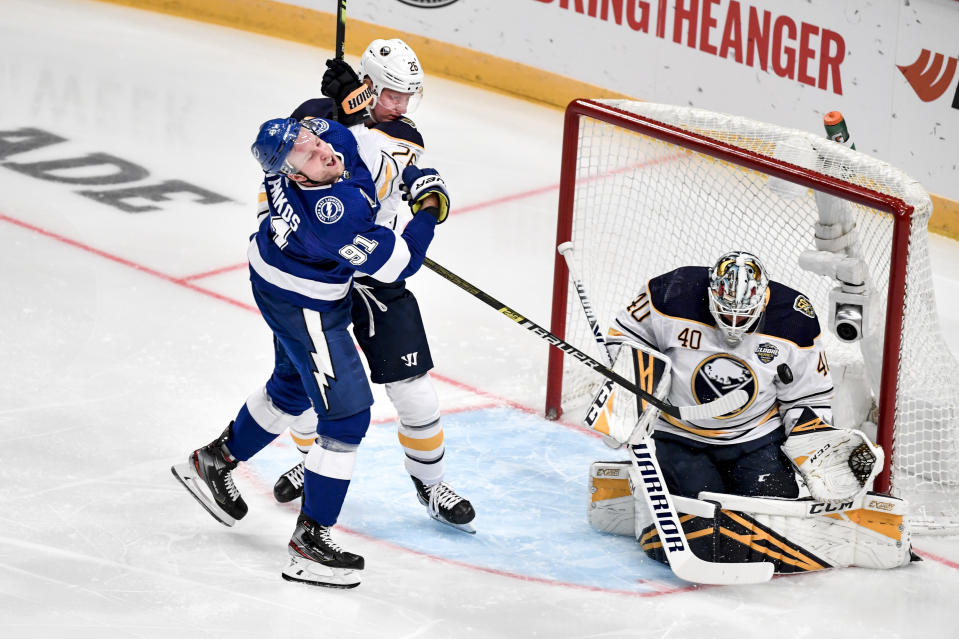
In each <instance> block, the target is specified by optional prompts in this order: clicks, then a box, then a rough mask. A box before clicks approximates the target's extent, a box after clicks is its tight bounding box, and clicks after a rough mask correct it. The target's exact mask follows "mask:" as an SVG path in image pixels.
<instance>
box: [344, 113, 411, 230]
mask: <svg viewBox="0 0 959 639" xmlns="http://www.w3.org/2000/svg"><path fill="white" fill-rule="evenodd" d="M350 131H351V132H352V133H353V135H354V136H355V137H356V143H357V145H358V146H359V149H360V156H361V157H362V158H363V162H364V164H366V166H367V167H369V169H370V174H371V175H372V176H373V182H374V184H375V185H376V199H377V200H378V201H379V203H380V210H379V212H378V213H377V216H376V223H377V224H381V225H383V226H388V227H390V228H392V229H400V230H402V228H403V227H404V226H405V225H406V223H407V222H409V221H410V218H411V217H412V216H413V213H412V211H411V210H410V207H409V205H408V204H407V203H406V202H405V201H404V200H403V193H402V191H401V190H400V184H402V175H403V169H405V168H406V167H407V166H409V165H411V164H417V165H420V166H422V158H423V137H422V136H421V135H420V133H419V131H418V130H417V129H416V126H415V125H414V124H413V122H412V121H411V120H409V119H407V118H400V119H398V120H393V121H390V122H380V123H378V124H374V125H372V126H366V125H364V124H358V125H356V126H353V127H350Z"/></svg>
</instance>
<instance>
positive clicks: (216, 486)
mask: <svg viewBox="0 0 959 639" xmlns="http://www.w3.org/2000/svg"><path fill="white" fill-rule="evenodd" d="M232 428H233V422H230V425H229V426H227V427H226V430H225V431H223V434H222V435H220V437H218V438H217V439H216V440H214V441H212V442H210V443H209V444H207V445H206V446H204V447H203V448H199V449H197V450H195V451H193V453H192V454H191V455H190V456H189V458H187V461H186V463H183V464H175V465H173V466H172V467H171V468H170V471H171V472H172V473H173V476H174V477H176V478H177V479H178V480H179V481H180V483H181V484H183V487H184V488H186V489H187V490H188V491H190V494H191V495H193V497H195V498H196V500H197V501H198V502H200V505H201V506H203V507H204V508H205V509H206V511H207V512H208V513H210V514H211V515H213V517H214V518H215V519H216V520H217V521H219V522H220V523H221V524H223V525H225V526H232V525H233V524H235V523H236V522H237V521H238V520H240V519H243V517H244V516H246V512H247V506H246V502H244V501H243V497H241V496H240V491H239V490H237V487H236V486H235V485H234V484H233V477H232V475H231V474H230V473H231V472H232V471H233V469H234V468H236V466H237V464H238V463H239V462H237V461H236V460H235V459H233V458H232V456H230V454H229V451H228V450H227V449H226V447H225V446H224V444H225V443H226V440H227V438H228V437H229V436H230V430H231V429H232Z"/></svg>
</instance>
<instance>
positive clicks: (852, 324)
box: [829, 286, 868, 344]
mask: <svg viewBox="0 0 959 639" xmlns="http://www.w3.org/2000/svg"><path fill="white" fill-rule="evenodd" d="M867 307H868V299H867V296H866V294H864V293H849V292H845V291H843V290H842V287H838V286H837V287H836V288H834V289H832V290H831V291H830V292H829V330H831V331H832V332H833V334H834V335H835V336H836V337H838V338H839V341H841V342H845V343H847V344H851V343H853V342H858V341H859V340H861V339H862V330H863V326H864V325H865V322H866V308H867Z"/></svg>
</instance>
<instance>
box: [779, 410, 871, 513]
mask: <svg viewBox="0 0 959 639" xmlns="http://www.w3.org/2000/svg"><path fill="white" fill-rule="evenodd" d="M782 450H783V452H784V453H786V455H787V456H789V459H791V460H792V462H793V464H795V466H796V469H797V470H798V471H799V474H800V475H802V478H803V481H804V482H805V484H806V487H807V488H808V489H809V494H810V495H812V497H813V499H818V500H821V501H826V502H840V501H847V500H850V499H853V498H855V497H856V496H858V495H859V494H861V493H862V492H864V491H865V490H866V489H867V488H868V484H869V482H871V481H872V479H873V477H875V476H876V475H878V474H879V471H880V470H881V469H882V465H883V459H884V457H883V452H882V448H880V447H879V446H876V445H875V444H873V443H872V442H870V441H869V438H868V437H866V435H865V434H863V432H862V431H860V430H852V429H847V428H833V427H832V426H830V425H829V424H827V423H825V422H823V421H822V419H820V418H819V417H818V416H816V414H815V413H813V411H812V410H810V409H808V408H807V409H805V410H803V413H802V415H801V416H800V418H799V421H798V422H797V423H796V426H794V427H793V429H792V432H791V433H790V435H789V437H787V438H786V441H785V442H783V445H782Z"/></svg>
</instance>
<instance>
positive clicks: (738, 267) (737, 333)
mask: <svg viewBox="0 0 959 639" xmlns="http://www.w3.org/2000/svg"><path fill="white" fill-rule="evenodd" d="M768 291H769V278H768V277H767V276H766V267H764V266H763V264H762V262H760V261H759V258H758V257H756V256H755V255H753V254H752V253H746V252H745V251H731V252H729V253H726V254H725V255H723V256H722V257H720V258H719V260H717V261H716V263H715V264H714V265H713V266H712V268H710V269H709V294H708V298H709V312H710V314H712V316H713V319H714V320H716V327H717V328H718V329H719V330H720V331H721V332H722V333H723V335H724V336H725V338H726V343H727V344H729V345H730V346H736V345H737V344H739V343H740V342H741V341H742V339H743V336H744V335H745V334H746V332H747V331H749V329H750V328H752V327H753V326H754V325H755V324H756V322H757V321H758V320H759V318H760V317H761V316H762V314H763V310H764V309H765V308H766V300H767V298H768Z"/></svg>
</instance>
